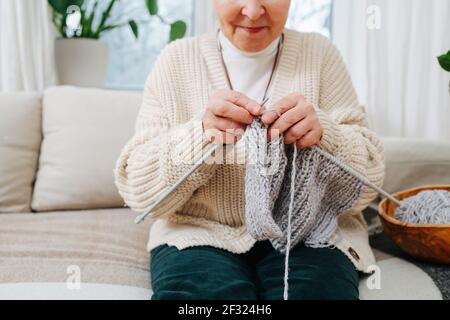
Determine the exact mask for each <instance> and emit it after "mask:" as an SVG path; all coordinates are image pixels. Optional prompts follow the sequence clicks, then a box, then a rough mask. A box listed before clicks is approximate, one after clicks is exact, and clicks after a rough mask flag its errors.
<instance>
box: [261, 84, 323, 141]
mask: <svg viewBox="0 0 450 320" xmlns="http://www.w3.org/2000/svg"><path fill="white" fill-rule="evenodd" d="M273 109H274V110H275V111H277V112H278V113H279V114H281V116H280V117H278V114H277V113H276V112H266V113H265V114H264V115H263V116H262V118H261V119H262V121H263V122H264V123H265V124H266V125H268V126H269V132H268V137H269V141H271V140H273V139H275V138H276V137H278V136H279V135H281V134H284V143H285V144H292V143H296V144H297V147H299V148H307V147H310V146H313V145H315V144H317V143H319V142H320V139H322V135H323V128H322V126H321V124H320V121H319V118H318V117H317V114H316V110H315V109H314V106H313V105H312V103H309V102H308V101H306V99H305V97H304V96H303V95H302V94H300V93H297V92H294V93H292V94H290V95H288V96H286V97H284V98H283V99H281V100H280V101H278V102H277V103H276V104H275V106H274V107H273Z"/></svg>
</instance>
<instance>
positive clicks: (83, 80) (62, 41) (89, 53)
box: [48, 0, 187, 87]
mask: <svg viewBox="0 0 450 320" xmlns="http://www.w3.org/2000/svg"><path fill="white" fill-rule="evenodd" d="M118 1H119V0H48V3H49V5H50V7H51V8H52V11H53V15H52V20H53V24H54V25H55V27H56V30H57V32H58V35H59V38H58V39H57V40H56V43H55V57H56V67H57V71H58V77H59V83H60V84H70V85H77V86H86V87H103V85H104V81H105V77H106V69H107V63H108V47H107V45H106V44H105V43H103V42H101V41H98V40H99V39H100V38H101V36H102V35H103V34H104V33H105V32H110V31H111V30H114V29H117V28H122V27H128V28H129V29H130V32H132V33H133V34H134V36H135V37H136V38H138V37H139V24H144V23H148V22H149V20H146V21H135V20H132V19H131V20H128V21H117V19H115V18H114V17H112V12H113V9H114V7H115V5H116V4H117V3H118ZM142 1H144V2H145V6H146V8H147V11H148V13H149V15H150V16H151V17H156V18H158V19H160V21H162V22H163V23H166V24H169V25H170V35H169V40H170V41H173V40H175V39H178V38H182V37H184V35H185V34H186V29H187V27H186V23H185V22H183V21H181V20H179V21H175V22H173V23H168V22H166V21H165V20H164V19H163V18H162V17H161V16H160V15H159V13H158V11H159V10H158V2H157V0H142Z"/></svg>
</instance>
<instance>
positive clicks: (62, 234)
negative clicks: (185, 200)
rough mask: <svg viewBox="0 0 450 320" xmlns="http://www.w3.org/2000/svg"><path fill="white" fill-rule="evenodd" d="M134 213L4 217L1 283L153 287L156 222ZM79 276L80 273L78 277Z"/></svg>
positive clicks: (0, 243) (0, 244) (1, 218)
mask: <svg viewBox="0 0 450 320" xmlns="http://www.w3.org/2000/svg"><path fill="white" fill-rule="evenodd" d="M134 217H135V214H134V213H133V212H132V211H131V210H130V209H103V210H85V211H55V212H50V213H47V212H45V213H38V214H35V213H29V214H8V215H0V262H1V263H0V290H1V284H14V283H37V284H38V283H44V282H45V283H66V282H67V281H68V280H76V279H77V278H76V277H70V276H71V275H72V276H76V275H77V274H79V275H80V280H81V285H82V286H83V285H84V284H88V283H97V284H109V285H120V286H132V287H138V288H145V289H149V288H150V260H149V259H150V257H149V254H148V252H147V250H146V245H147V239H148V230H149V227H150V223H151V219H149V220H146V221H144V222H143V223H142V224H139V225H136V224H134V222H133V219H134ZM78 272H79V273H78Z"/></svg>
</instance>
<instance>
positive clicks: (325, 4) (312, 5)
mask: <svg viewBox="0 0 450 320" xmlns="http://www.w3.org/2000/svg"><path fill="white" fill-rule="evenodd" d="M332 6H333V1H332V0H293V1H292V4H291V10H290V12H289V17H288V21H287V23H286V26H287V27H288V28H291V29H295V30H298V31H304V32H312V31H314V32H320V33H322V34H323V35H325V36H327V37H330V36H331V12H332Z"/></svg>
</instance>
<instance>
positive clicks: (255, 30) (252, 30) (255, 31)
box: [241, 26, 264, 33]
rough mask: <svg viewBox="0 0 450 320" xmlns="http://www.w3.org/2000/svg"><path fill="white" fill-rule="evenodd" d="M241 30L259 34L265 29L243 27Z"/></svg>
mask: <svg viewBox="0 0 450 320" xmlns="http://www.w3.org/2000/svg"><path fill="white" fill-rule="evenodd" d="M241 28H242V29H243V30H245V31H247V32H249V33H258V32H260V31H262V30H263V29H264V27H243V26H241Z"/></svg>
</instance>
